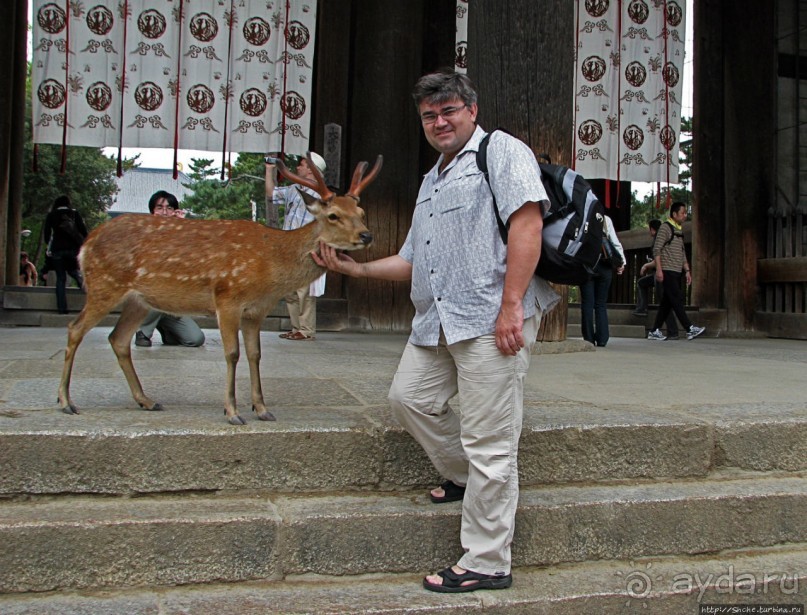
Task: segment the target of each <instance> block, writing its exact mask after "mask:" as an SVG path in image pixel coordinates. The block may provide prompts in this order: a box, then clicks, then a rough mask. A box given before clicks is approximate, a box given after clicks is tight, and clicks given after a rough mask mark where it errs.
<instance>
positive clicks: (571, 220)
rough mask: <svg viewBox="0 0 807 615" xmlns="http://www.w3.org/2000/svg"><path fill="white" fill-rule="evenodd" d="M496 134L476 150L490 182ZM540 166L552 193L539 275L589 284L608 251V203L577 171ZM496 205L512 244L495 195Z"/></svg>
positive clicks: (502, 229) (503, 233)
mask: <svg viewBox="0 0 807 615" xmlns="http://www.w3.org/2000/svg"><path fill="white" fill-rule="evenodd" d="M494 132H495V131H494ZM503 132H506V131H503ZM491 134H493V133H492V132H491V133H488V134H487V135H485V138H484V139H482V141H481V143H480V144H479V151H478V152H477V153H476V165H477V166H478V167H479V170H480V171H482V173H483V174H484V175H485V181H487V182H488V186H490V177H489V175H488V161H487V154H488V142H489V140H490V135H491ZM508 134H509V133H508ZM538 166H539V167H540V169H541V181H542V182H543V184H544V188H545V189H546V193H547V195H548V196H549V211H547V212H546V213H545V214H544V230H543V233H542V235H541V236H542V240H541V258H540V260H539V261H538V267H537V268H536V270H535V275H537V276H540V277H542V278H544V279H545V280H548V281H549V282H553V283H555V284H570V285H580V284H584V283H586V282H587V281H588V280H589V279H590V278H591V275H592V274H593V273H594V268H595V267H596V266H597V263H598V262H599V260H600V257H601V255H602V242H603V237H604V236H605V231H604V225H605V208H604V207H603V206H602V203H600V202H599V201H598V200H597V197H596V196H594V192H593V191H592V190H591V186H590V185H589V184H588V182H587V181H586V180H585V179H583V177H581V176H580V175H578V174H577V173H576V172H574V171H572V170H571V169H569V168H568V167H562V166H558V165H555V164H548V163H543V162H539V163H538ZM492 193H493V190H491V194H492ZM493 209H494V211H495V212H496V222H497V223H498V225H499V234H500V235H501V237H502V241H503V242H504V243H505V244H506V243H507V226H506V225H505V224H504V223H503V222H502V218H501V216H500V215H499V206H498V205H497V204H496V196H495V195H494V196H493Z"/></svg>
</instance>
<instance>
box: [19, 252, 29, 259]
mask: <svg viewBox="0 0 807 615" xmlns="http://www.w3.org/2000/svg"><path fill="white" fill-rule="evenodd" d="M24 258H28V252H20V260H22V259H24Z"/></svg>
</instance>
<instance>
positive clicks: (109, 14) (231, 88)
mask: <svg viewBox="0 0 807 615" xmlns="http://www.w3.org/2000/svg"><path fill="white" fill-rule="evenodd" d="M33 15H34V23H33V54H32V55H33V119H34V122H33V125H34V130H33V132H34V135H33V139H34V142H35V143H55V144H62V145H89V146H94V147H108V146H113V147H118V146H121V147H155V148H178V149H195V150H205V151H211V152H226V151H235V152H275V151H285V152H286V153H290V154H304V153H305V152H306V150H308V148H309V132H310V129H309V127H310V120H311V84H312V82H313V64H314V36H315V32H316V0H305V1H303V0H93V2H92V3H83V2H74V1H70V0H33Z"/></svg>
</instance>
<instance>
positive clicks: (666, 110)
mask: <svg viewBox="0 0 807 615" xmlns="http://www.w3.org/2000/svg"><path fill="white" fill-rule="evenodd" d="M663 32H664V68H663V69H662V71H661V76H662V78H663V79H664V116H665V119H666V121H667V126H669V125H670V86H669V85H668V84H667V81H668V79H666V78H664V71H665V70H667V61H668V53H667V42H668V41H669V39H670V31H669V30H668V29H667V0H664V30H663ZM667 126H665V128H666V127H667ZM671 198H672V197H671V195H670V150H667V206H668V207H669V205H670V200H671Z"/></svg>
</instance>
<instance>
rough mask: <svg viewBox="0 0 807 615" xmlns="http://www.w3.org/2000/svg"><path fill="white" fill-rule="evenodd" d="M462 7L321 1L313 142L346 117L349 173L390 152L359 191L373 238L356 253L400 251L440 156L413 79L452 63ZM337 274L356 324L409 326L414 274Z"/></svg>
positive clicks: (445, 2)
mask: <svg viewBox="0 0 807 615" xmlns="http://www.w3.org/2000/svg"><path fill="white" fill-rule="evenodd" d="M455 11H456V5H455V2H454V0H411V1H408V2H377V0H353V1H352V2H334V3H330V2H326V3H321V14H320V18H319V28H318V32H317V37H318V43H317V54H318V58H319V59H318V64H317V86H316V91H317V109H316V112H315V125H316V126H317V128H316V132H317V135H316V138H315V141H314V142H315V144H317V145H316V146H319V143H320V141H321V138H322V137H321V134H322V130H323V128H324V126H325V125H326V124H329V123H334V124H339V125H340V126H341V127H342V150H341V153H342V161H343V162H342V166H343V169H342V171H343V177H344V178H345V180H346V181H345V182H343V183H349V181H350V174H351V173H352V171H353V168H354V167H355V165H356V163H357V162H359V161H361V160H367V161H369V162H370V163H371V164H372V163H373V162H374V161H375V158H376V156H377V155H378V154H383V156H384V168H383V169H382V170H381V173H380V175H379V176H378V179H376V180H375V182H373V184H371V185H370V186H369V187H368V188H367V190H366V191H365V192H364V193H362V197H361V198H362V203H361V204H362V207H363V208H364V209H365V212H366V214H367V225H368V227H369V228H370V230H371V231H372V233H373V236H374V240H373V245H372V246H371V247H370V248H369V249H368V250H367V251H366V253H365V252H362V253H356V252H354V253H353V254H352V256H354V257H355V258H356V259H357V260H363V259H365V258H366V259H369V260H375V259H378V258H383V257H385V256H389V255H391V254H397V252H398V250H399V249H400V246H401V245H402V244H403V242H404V240H405V239H406V234H407V232H408V230H409V226H410V224H411V219H412V212H413V210H414V206H415V199H416V197H417V192H418V187H419V186H420V182H421V179H422V174H421V172H422V169H423V168H429V167H431V166H432V165H433V164H434V161H435V160H436V159H437V154H436V153H435V152H434V151H433V150H430V149H427V148H423V147H422V140H423V136H422V128H421V125H420V122H419V121H418V117H417V113H416V111H415V107H414V103H413V101H412V97H411V91H412V86H413V85H414V84H415V81H416V80H417V79H418V77H420V75H421V74H423V73H424V72H426V71H431V70H435V69H437V68H439V67H441V66H446V65H450V64H452V63H453V53H454V51H453V49H454V15H455ZM348 42H349V44H348ZM421 155H422V156H423V160H421ZM346 187H347V186H344V185H343V186H342V188H343V189H345V188H346ZM330 280H331V278H330V277H329V284H330V283H331V282H330ZM334 283H335V284H339V285H341V291H342V294H343V296H345V297H347V299H348V306H349V307H348V309H349V318H350V323H351V326H352V327H356V328H365V329H371V330H377V331H378V330H380V331H408V330H409V328H410V326H411V323H412V316H413V314H414V310H413V308H412V303H411V301H410V299H409V288H410V286H409V283H408V282H406V283H393V282H385V281H380V280H366V279H354V278H348V279H339V278H338V277H337V278H335V279H334Z"/></svg>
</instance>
